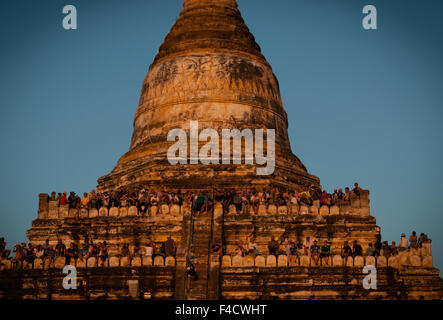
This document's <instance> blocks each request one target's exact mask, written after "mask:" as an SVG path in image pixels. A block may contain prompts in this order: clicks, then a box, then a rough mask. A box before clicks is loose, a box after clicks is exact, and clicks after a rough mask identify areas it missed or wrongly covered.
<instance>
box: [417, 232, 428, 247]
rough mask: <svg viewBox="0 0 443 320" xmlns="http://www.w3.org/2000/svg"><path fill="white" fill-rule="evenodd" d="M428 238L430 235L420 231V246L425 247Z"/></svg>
mask: <svg viewBox="0 0 443 320" xmlns="http://www.w3.org/2000/svg"><path fill="white" fill-rule="evenodd" d="M427 240H428V236H427V235H426V234H424V233H420V238H418V246H419V247H420V248H422V247H423V242H426V241H427Z"/></svg>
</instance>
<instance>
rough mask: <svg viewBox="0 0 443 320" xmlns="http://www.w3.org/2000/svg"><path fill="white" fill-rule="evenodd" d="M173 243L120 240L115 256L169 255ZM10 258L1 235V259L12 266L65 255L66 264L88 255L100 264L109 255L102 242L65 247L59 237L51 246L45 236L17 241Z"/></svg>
mask: <svg viewBox="0 0 443 320" xmlns="http://www.w3.org/2000/svg"><path fill="white" fill-rule="evenodd" d="M175 252H176V246H175V242H174V240H173V239H172V238H171V237H168V239H167V240H166V241H165V242H161V243H155V242H154V241H151V240H148V241H147V242H146V244H145V246H144V247H140V246H137V245H136V246H134V247H133V248H130V247H129V244H127V243H123V244H122V245H121V249H120V252H119V253H118V254H117V255H116V256H119V257H128V258H129V259H130V260H132V259H133V258H135V257H140V258H142V257H143V256H146V257H153V258H154V257H155V256H163V257H168V256H173V257H175ZM12 253H13V254H14V256H13V257H11V256H10V254H11V250H7V249H6V242H5V239H4V238H0V256H1V258H2V259H11V260H12V262H14V263H15V264H16V265H22V263H23V262H24V261H26V262H28V263H33V261H34V260H35V259H42V260H44V259H50V260H51V261H54V259H55V258H56V257H65V258H66V259H65V263H66V265H69V264H71V263H72V261H74V260H77V259H80V260H83V261H86V260H87V259H88V258H90V257H95V258H97V261H98V266H103V265H104V264H105V262H106V260H107V259H108V258H109V246H108V244H107V242H106V241H103V242H96V243H93V242H92V241H91V242H90V243H89V244H84V245H83V246H79V245H77V244H76V243H74V242H71V243H70V245H69V247H67V246H66V245H65V244H64V243H63V241H62V240H58V242H57V244H56V245H51V244H50V243H49V239H46V241H45V243H44V244H42V245H38V246H34V245H32V243H29V244H26V243H25V242H23V243H17V244H16V245H15V246H14V248H13V249H12Z"/></svg>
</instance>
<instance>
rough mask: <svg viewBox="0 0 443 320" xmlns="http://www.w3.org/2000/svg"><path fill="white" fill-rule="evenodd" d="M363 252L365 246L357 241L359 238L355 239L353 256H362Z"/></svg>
mask: <svg viewBox="0 0 443 320" xmlns="http://www.w3.org/2000/svg"><path fill="white" fill-rule="evenodd" d="M362 254H363V248H362V247H361V245H359V244H358V243H357V240H355V241H354V246H353V248H352V256H353V257H357V256H361V255H362Z"/></svg>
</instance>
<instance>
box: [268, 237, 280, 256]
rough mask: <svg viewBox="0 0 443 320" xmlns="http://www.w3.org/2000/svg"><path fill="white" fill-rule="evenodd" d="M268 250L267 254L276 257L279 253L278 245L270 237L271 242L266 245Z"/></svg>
mask: <svg viewBox="0 0 443 320" xmlns="http://www.w3.org/2000/svg"><path fill="white" fill-rule="evenodd" d="M268 250H269V254H273V255H274V256H278V255H279V253H280V243H278V241H277V240H275V238H274V237H271V241H270V242H269V243H268Z"/></svg>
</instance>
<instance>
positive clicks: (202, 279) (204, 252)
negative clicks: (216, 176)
mask: <svg viewBox="0 0 443 320" xmlns="http://www.w3.org/2000/svg"><path fill="white" fill-rule="evenodd" d="M190 228H191V230H192V231H191V239H190V246H189V252H188V257H189V259H190V260H191V262H192V263H193V264H194V267H195V270H196V272H197V276H198V279H197V280H195V281H192V286H191V289H190V290H187V291H186V295H185V297H186V299H188V300H201V299H208V290H209V289H208V284H209V259H210V246H211V243H212V237H213V213H212V212H209V213H208V214H206V215H203V216H198V217H195V216H193V217H191V223H190ZM188 281H190V280H189V279H188Z"/></svg>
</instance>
